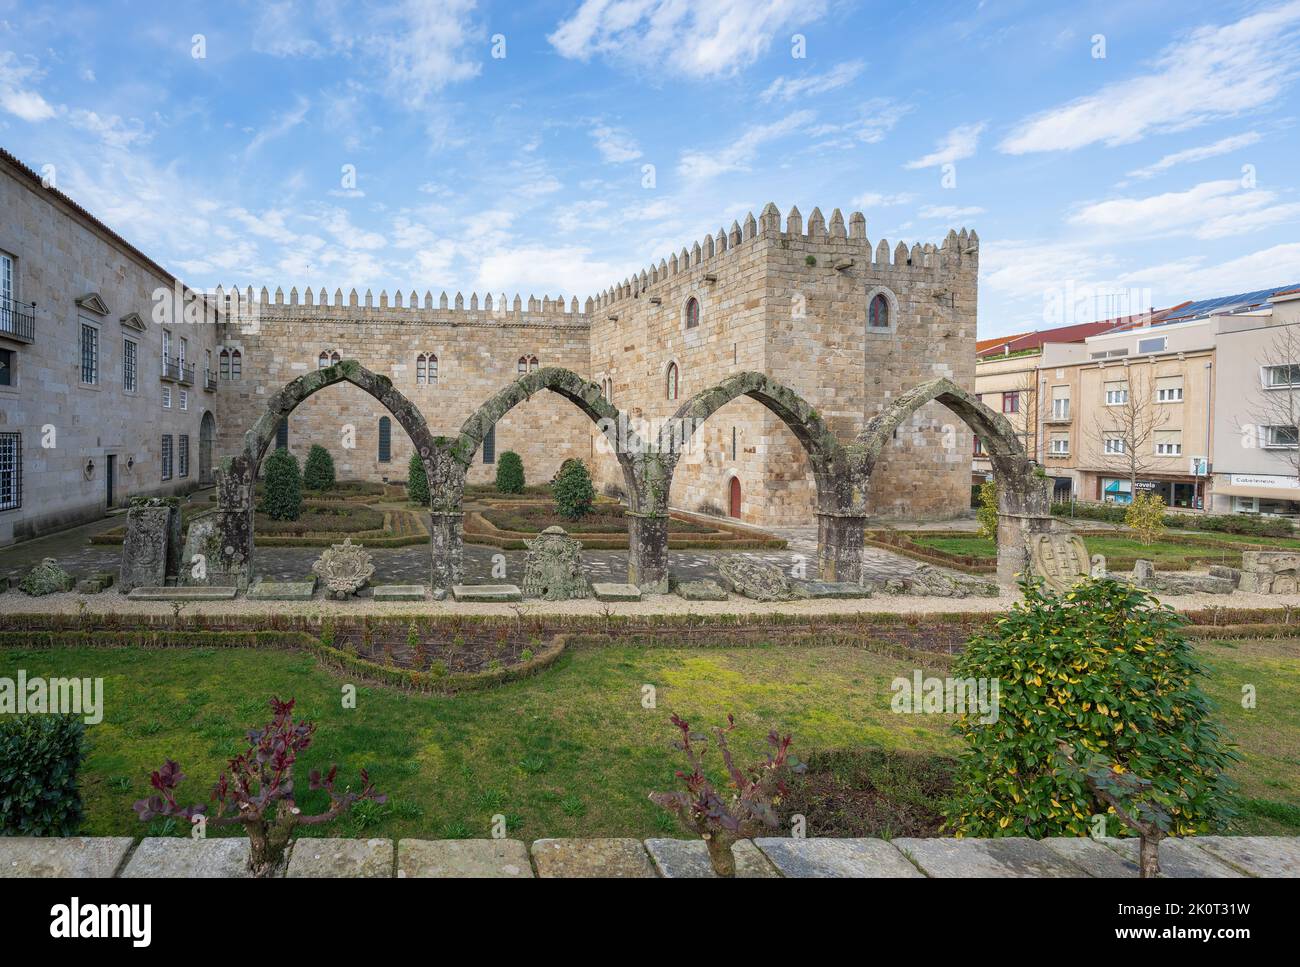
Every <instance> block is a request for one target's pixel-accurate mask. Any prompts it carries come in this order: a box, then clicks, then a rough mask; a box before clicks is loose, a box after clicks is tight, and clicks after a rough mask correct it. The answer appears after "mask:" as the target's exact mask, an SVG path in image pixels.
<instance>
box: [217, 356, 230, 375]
mask: <svg viewBox="0 0 1300 967" xmlns="http://www.w3.org/2000/svg"><path fill="white" fill-rule="evenodd" d="M217 369H218V371H219V372H220V373H221V378H222V379H230V350H229V349H223V350H221V352H219V353H218V354H217Z"/></svg>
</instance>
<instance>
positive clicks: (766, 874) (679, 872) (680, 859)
mask: <svg viewBox="0 0 1300 967" xmlns="http://www.w3.org/2000/svg"><path fill="white" fill-rule="evenodd" d="M645 848H646V852H648V853H649V854H650V861H651V862H652V863H654V865H655V870H657V871H658V873H659V875H660V876H662V877H667V878H669V879H709V878H717V876H718V874H717V873H715V872H714V871H713V863H712V862H710V861H709V848H708V847H707V846H705V845H704V841H703V840H700V839H648V840H646V841H645ZM731 855H732V857H733V858H734V859H735V862H736V879H742V880H744V879H766V878H771V877H776V876H779V875H780V874H779V873H777V871H776V869H775V868H774V867H773V866H772V864H771V863H770V862H768V859H767V857H765V856H764V855H763V854H762V852H761V851H760V850H759V848H758V847H757V846H755V845H754V844H753V843H751V842H750V841H749V840H747V839H742V840H741V841H740V842H738V843H735V844H733V845H732V847H731Z"/></svg>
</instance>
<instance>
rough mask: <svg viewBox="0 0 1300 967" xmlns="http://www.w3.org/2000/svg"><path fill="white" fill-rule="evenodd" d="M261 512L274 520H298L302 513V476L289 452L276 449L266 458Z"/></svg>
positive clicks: (295, 458)
mask: <svg viewBox="0 0 1300 967" xmlns="http://www.w3.org/2000/svg"><path fill="white" fill-rule="evenodd" d="M261 510H262V512H263V513H264V514H266V515H267V516H268V517H270V518H271V519H272V520H297V519H298V515H299V514H301V513H302V474H301V473H300V472H299V470H298V458H297V457H295V456H294V455H293V454H292V453H290V452H289V451H288V450H284V449H280V448H276V450H275V452H274V453H272V454H271V455H270V456H269V457H267V458H266V480H265V484H264V486H263V488H262V507H261Z"/></svg>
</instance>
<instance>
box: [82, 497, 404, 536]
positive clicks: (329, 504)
mask: <svg viewBox="0 0 1300 967" xmlns="http://www.w3.org/2000/svg"><path fill="white" fill-rule="evenodd" d="M205 512H206V511H194V512H192V513H189V514H185V515H184V516H183V517H182V521H183V523H182V526H183V527H188V526H189V521H190V519H191V518H192V517H193V516H194V515H195V514H197V513H205ZM349 537H350V538H352V540H353V542H355V543H358V544H363V545H365V546H366V547H368V548H377V547H408V546H410V545H412V544H422V543H424V542H425V541H427V540H428V539H429V528H428V527H427V525H426V524H425V523H424V520H423V518H422V516H421V515H420V514H418V513H416V512H414V511H409V510H401V509H399V508H391V509H380V508H378V507H371V506H369V505H368V504H360V503H356V502H355V501H348V500H343V499H340V500H319V499H317V498H313V499H311V500H305V501H303V511H302V514H301V515H300V516H299V518H298V519H297V520H273V519H272V518H271V517H269V516H268V515H266V514H264V513H262V512H260V511H258V512H256V514H255V516H254V519H253V543H254V546H256V547H329V546H330V545H331V544H340V543H342V542H343V540H344V539H345V538H349ZM125 539H126V525H125V524H123V525H122V526H121V527H114V528H112V529H111V530H106V531H101V532H100V533H98V534H95V535H93V536H92V537H91V538H90V543H92V544H108V545H114V546H120V545H121V543H122V541H123V540H125Z"/></svg>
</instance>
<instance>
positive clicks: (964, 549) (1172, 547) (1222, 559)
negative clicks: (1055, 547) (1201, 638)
mask: <svg viewBox="0 0 1300 967" xmlns="http://www.w3.org/2000/svg"><path fill="white" fill-rule="evenodd" d="M909 536H910V537H911V539H912V540H913V541H914V542H915V543H916V544H919V545H921V546H922V547H930V548H934V549H935V550H939V551H946V552H947V553H949V554H967V555H971V556H974V557H984V558H988V560H989V561H994V560H996V559H997V556H998V549H997V545H996V544H995V543H994V542H993V541H992V540H989V539H988V538H986V537H980V536H979V535H977V534H962V535H960V536H954V535H927V534H926V533H925V532H924V531H913V532H911V533H910V534H909ZM1202 536H1205V537H1206V538H1207V540H1206V541H1205V543H1206V545H1214V544H1218V545H1220V546H1217V547H1216V546H1198V545H1195V544H1175V543H1172V542H1169V541H1156V542H1154V543H1152V544H1143V543H1141V542H1140V541H1137V540H1134V539H1133V538H1131V537H1120V536H1116V537H1093V536H1089V537H1085V538H1084V543H1085V544H1087V545H1088V552H1089V553H1090V554H1104V555H1106V564H1107V566H1108V567H1109V568H1110V569H1111V570H1112V571H1127V570H1131V569H1132V567H1133V562H1134V561H1136V560H1137V559H1138V558H1142V559H1143V560H1147V561H1154V562H1155V564H1156V567H1158V568H1160V567H1163V568H1167V569H1170V570H1189V569H1195V568H1198V567H1201V568H1203V567H1204V566H1205V565H1206V564H1207V563H1208V564H1227V565H1229V566H1231V567H1239V566H1240V565H1241V551H1240V550H1238V549H1236V548H1234V547H1233V546H1232V545H1233V544H1235V543H1241V542H1242V541H1243V540H1244V539H1242V538H1238V539H1237V540H1234V541H1230V540H1225V539H1224V538H1228V537H1231V536H1232V535H1226V534H1219V535H1214V537H1211V536H1210V535H1201V534H1197V535H1196V537H1197V539H1198V540H1199V539H1201V538H1202ZM1215 537H1217V538H1219V539H1218V540H1215V539H1214V538H1215ZM1253 542H1254V543H1269V544H1271V543H1272V539H1271V538H1254V539H1253Z"/></svg>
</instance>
